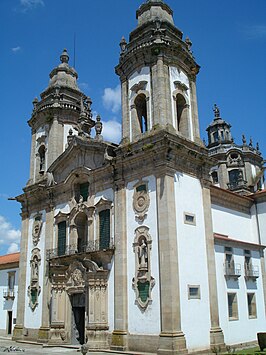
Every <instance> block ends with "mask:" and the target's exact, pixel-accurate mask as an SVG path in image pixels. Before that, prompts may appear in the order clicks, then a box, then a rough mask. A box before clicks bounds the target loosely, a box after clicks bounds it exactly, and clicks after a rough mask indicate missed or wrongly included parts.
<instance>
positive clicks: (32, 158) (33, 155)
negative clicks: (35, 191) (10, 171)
mask: <svg viewBox="0 0 266 355" xmlns="http://www.w3.org/2000/svg"><path fill="white" fill-rule="evenodd" d="M35 148H36V131H35V130H33V129H32V131H31V153H30V180H31V183H34V181H35V178H34V171H35V162H36V151H35Z"/></svg>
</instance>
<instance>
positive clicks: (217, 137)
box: [213, 131, 219, 142]
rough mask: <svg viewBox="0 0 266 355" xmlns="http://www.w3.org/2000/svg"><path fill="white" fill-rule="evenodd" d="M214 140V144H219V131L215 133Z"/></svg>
mask: <svg viewBox="0 0 266 355" xmlns="http://www.w3.org/2000/svg"><path fill="white" fill-rule="evenodd" d="M213 140H214V142H218V140H219V135H218V132H217V131H216V132H214V133H213Z"/></svg>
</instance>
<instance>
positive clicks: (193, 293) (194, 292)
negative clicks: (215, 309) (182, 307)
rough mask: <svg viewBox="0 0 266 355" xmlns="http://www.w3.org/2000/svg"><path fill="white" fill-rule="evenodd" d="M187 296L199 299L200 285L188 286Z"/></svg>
mask: <svg viewBox="0 0 266 355" xmlns="http://www.w3.org/2000/svg"><path fill="white" fill-rule="evenodd" d="M188 298H189V299H200V287H199V286H188Z"/></svg>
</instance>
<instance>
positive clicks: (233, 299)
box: [227, 293, 238, 320]
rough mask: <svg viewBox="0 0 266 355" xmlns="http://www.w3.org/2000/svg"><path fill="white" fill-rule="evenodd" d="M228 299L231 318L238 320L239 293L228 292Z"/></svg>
mask: <svg viewBox="0 0 266 355" xmlns="http://www.w3.org/2000/svg"><path fill="white" fill-rule="evenodd" d="M227 301H228V317H229V320H237V319H238V306H237V294H236V293H228V294H227Z"/></svg>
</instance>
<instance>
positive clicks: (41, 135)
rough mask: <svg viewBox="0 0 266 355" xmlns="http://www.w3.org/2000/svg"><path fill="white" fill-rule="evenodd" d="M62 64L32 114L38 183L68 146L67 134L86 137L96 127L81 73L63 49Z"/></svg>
mask: <svg viewBox="0 0 266 355" xmlns="http://www.w3.org/2000/svg"><path fill="white" fill-rule="evenodd" d="M60 62H61V63H60V64H59V65H58V66H57V67H56V68H54V69H53V70H52V71H51V73H50V81H49V85H48V88H47V89H46V90H45V91H44V92H43V93H41V95H40V96H41V100H40V101H39V100H38V98H35V99H34V100H33V112H32V115H31V118H30V120H29V121H28V124H29V126H30V127H31V131H32V142H31V165H30V180H29V182H28V184H32V183H36V182H38V181H39V180H42V179H43V178H44V177H45V174H46V171H47V170H48V168H49V166H50V165H51V164H52V163H53V162H54V161H55V160H56V159H57V158H58V157H59V155H61V154H62V153H63V152H64V150H65V149H66V147H67V140H68V135H73V134H79V135H82V134H86V135H87V136H88V137H89V136H90V130H91V128H92V127H94V126H95V122H94V121H93V120H92V113H91V104H92V101H91V99H90V98H89V97H87V96H86V95H85V94H83V93H82V92H81V91H80V89H79V87H78V85H77V79H78V74H77V72H76V70H75V69H74V68H72V67H71V66H70V65H69V63H68V62H69V55H68V53H67V50H66V49H64V51H63V53H62V54H61V56H60Z"/></svg>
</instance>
